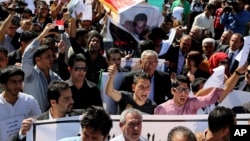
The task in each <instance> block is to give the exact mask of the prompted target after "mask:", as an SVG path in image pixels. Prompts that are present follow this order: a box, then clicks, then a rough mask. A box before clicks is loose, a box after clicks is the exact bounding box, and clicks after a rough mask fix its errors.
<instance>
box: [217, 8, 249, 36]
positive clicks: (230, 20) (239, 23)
mask: <svg viewBox="0 0 250 141" xmlns="http://www.w3.org/2000/svg"><path fill="white" fill-rule="evenodd" d="M248 22H250V12H248V11H246V10H242V11H240V12H237V13H236V14H235V15H234V14H233V13H223V14H222V15H221V18H220V23H221V24H223V25H225V29H224V30H225V31H226V30H232V31H233V32H234V33H240V34H241V35H244V33H245V29H246V26H247V23H248Z"/></svg>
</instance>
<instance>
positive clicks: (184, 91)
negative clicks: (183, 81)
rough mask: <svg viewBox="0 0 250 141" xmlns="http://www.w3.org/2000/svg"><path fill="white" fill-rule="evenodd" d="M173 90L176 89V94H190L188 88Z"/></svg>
mask: <svg viewBox="0 0 250 141" xmlns="http://www.w3.org/2000/svg"><path fill="white" fill-rule="evenodd" d="M175 89H176V91H177V92H178V93H185V94H189V92H190V90H189V88H183V87H176V88H175Z"/></svg>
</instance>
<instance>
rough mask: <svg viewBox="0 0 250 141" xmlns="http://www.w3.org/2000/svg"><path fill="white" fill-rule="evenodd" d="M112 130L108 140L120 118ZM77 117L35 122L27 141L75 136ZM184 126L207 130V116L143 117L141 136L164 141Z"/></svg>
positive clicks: (240, 121) (245, 120)
mask: <svg viewBox="0 0 250 141" xmlns="http://www.w3.org/2000/svg"><path fill="white" fill-rule="evenodd" d="M111 117H112V119H113V128H112V129H111V131H110V138H114V137H115V136H117V135H119V134H120V133H121V130H120V127H119V118H120V116H111ZM249 118H250V114H241V115H237V121H238V124H241V125H244V124H245V125H246V124H248V120H249ZM79 119H80V118H79V116H76V117H67V118H63V119H60V120H43V121H36V122H35V123H34V124H33V129H32V130H30V131H29V133H28V134H27V141H56V140H59V139H62V138H65V137H71V136H77V135H78V133H79V132H80V123H79ZM180 125H181V126H186V127H188V128H189V129H191V130H192V131H193V132H202V131H204V130H205V129H206V128H207V115H181V116H176V115H166V116H160V115H158V116H152V115H143V123H142V134H141V135H142V136H143V137H145V138H147V139H148V140H149V141H159V140H161V141H166V140H167V135H168V133H169V131H170V130H171V129H172V128H173V127H175V126H180ZM33 135H34V136H33Z"/></svg>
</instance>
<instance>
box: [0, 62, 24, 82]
mask: <svg viewBox="0 0 250 141" xmlns="http://www.w3.org/2000/svg"><path fill="white" fill-rule="evenodd" d="M17 75H21V76H22V77H23V79H24V72H23V70H22V69H20V68H19V67H17V66H7V67H6V68H3V69H2V70H1V71H0V83H1V84H4V85H5V84H7V81H8V80H9V78H10V77H12V76H17Z"/></svg>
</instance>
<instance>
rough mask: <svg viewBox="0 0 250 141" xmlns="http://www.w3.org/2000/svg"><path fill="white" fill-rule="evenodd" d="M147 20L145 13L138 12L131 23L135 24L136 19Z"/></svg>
mask: <svg viewBox="0 0 250 141" xmlns="http://www.w3.org/2000/svg"><path fill="white" fill-rule="evenodd" d="M147 20H148V17H147V15H146V14H144V13H139V14H137V15H135V17H134V20H133V25H134V26H136V23H137V22H138V21H147Z"/></svg>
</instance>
